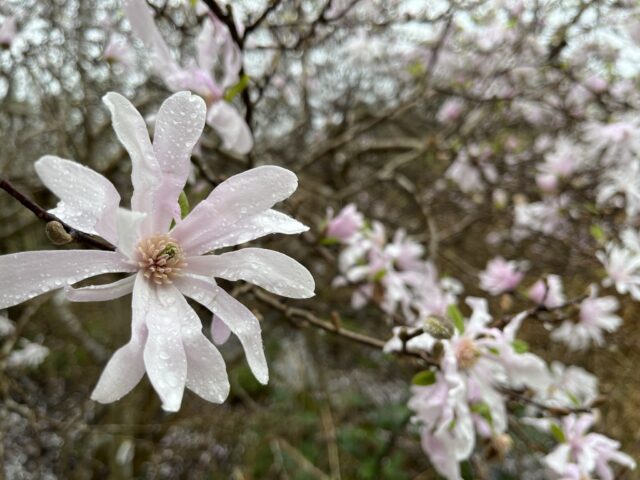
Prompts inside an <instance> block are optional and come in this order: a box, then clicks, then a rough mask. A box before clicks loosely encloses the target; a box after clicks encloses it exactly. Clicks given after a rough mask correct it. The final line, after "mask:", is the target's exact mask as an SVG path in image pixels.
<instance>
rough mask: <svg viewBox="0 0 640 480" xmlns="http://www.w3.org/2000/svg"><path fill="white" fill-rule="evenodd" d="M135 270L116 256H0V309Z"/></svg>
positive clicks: (84, 253)
mask: <svg viewBox="0 0 640 480" xmlns="http://www.w3.org/2000/svg"><path fill="white" fill-rule="evenodd" d="M136 269H137V267H135V266H133V265H131V264H130V263H128V262H126V260H125V258H124V257H123V256H122V255H120V254H119V253H117V252H103V251H96V250H52V251H39V252H22V253H13V254H9V255H3V256H0V309H2V308H7V307H11V306H13V305H17V304H19V303H22V302H24V301H26V300H29V299H30V298H33V297H37V296H38V295H42V294H43V293H47V292H49V291H51V290H56V289H58V288H63V287H65V286H66V285H70V284H73V283H76V282H79V281H80V280H84V279H85V278H89V277H93V276H95V275H100V274H102V273H117V272H133V271H135V270H136Z"/></svg>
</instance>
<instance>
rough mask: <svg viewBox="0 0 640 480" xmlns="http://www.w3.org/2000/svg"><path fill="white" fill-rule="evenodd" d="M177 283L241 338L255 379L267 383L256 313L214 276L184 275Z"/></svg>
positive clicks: (266, 370) (265, 365)
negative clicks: (218, 284)
mask: <svg viewBox="0 0 640 480" xmlns="http://www.w3.org/2000/svg"><path fill="white" fill-rule="evenodd" d="M175 283H176V286H177V287H178V288H179V289H180V291H181V292H182V293H183V294H184V295H186V296H188V297H190V298H193V299H194V300H195V301H196V302H198V303H200V304H201V305H203V306H205V307H206V308H208V309H209V310H210V311H211V312H213V313H214V314H215V315H216V316H218V317H219V318H220V320H222V321H223V322H224V323H226V325H227V326H228V327H229V329H230V330H231V331H232V332H233V334H234V335H236V336H237V337H238V340H240V343H241V344H242V348H244V353H245V355H246V356H247V362H248V363H249V367H250V368H251V371H252V372H253V374H254V375H255V377H256V379H257V380H258V381H259V382H261V383H263V384H266V383H267V382H268V381H269V369H268V367H267V360H266V358H265V356H264V348H263V346H262V335H261V330H260V323H259V322H258V319H257V318H256V317H255V315H253V314H252V313H251V311H249V309H248V308H247V307H245V306H244V305H242V304H241V303H240V302H238V301H237V300H236V299H234V298H233V297H232V296H231V295H229V294H228V293H227V292H225V291H224V290H222V289H221V288H219V287H218V286H216V282H215V281H214V280H212V279H207V278H195V277H182V278H179V279H178V280H177V281H176V282H175Z"/></svg>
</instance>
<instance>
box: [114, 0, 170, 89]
mask: <svg viewBox="0 0 640 480" xmlns="http://www.w3.org/2000/svg"><path fill="white" fill-rule="evenodd" d="M122 7H123V9H124V12H125V15H126V16H127V19H128V20H129V23H130V24H131V29H132V30H133V32H134V33H135V34H136V35H137V36H138V37H139V38H140V40H142V42H143V43H144V45H145V47H147V48H148V49H149V50H150V54H151V57H152V65H153V70H154V72H155V73H156V74H157V75H158V76H160V77H161V78H165V77H167V76H169V75H171V74H173V73H175V72H176V71H177V70H179V69H180V67H179V65H178V64H177V63H176V61H175V60H174V59H173V56H172V55H171V51H170V50H169V47H168V46H167V44H166V43H165V41H164V39H163V38H162V35H160V32H159V31H158V28H157V27H156V24H155V22H154V20H153V12H152V11H151V8H150V7H149V6H148V5H147V2H146V0H125V1H124V2H123V4H122Z"/></svg>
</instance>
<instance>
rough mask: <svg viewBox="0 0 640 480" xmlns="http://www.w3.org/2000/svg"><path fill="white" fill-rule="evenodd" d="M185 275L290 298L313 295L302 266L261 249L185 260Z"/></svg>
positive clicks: (273, 252)
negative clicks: (249, 286)
mask: <svg viewBox="0 0 640 480" xmlns="http://www.w3.org/2000/svg"><path fill="white" fill-rule="evenodd" d="M187 265H188V266H187V267H186V269H185V271H186V272H187V273H193V274H196V275H208V276H212V277H218V278H224V279H225V280H231V281H234V280H245V281H247V282H250V283H253V284H255V285H258V286H259V287H262V288H264V289H265V290H269V291H270V292H273V293H276V294H278V295H282V296H284V297H290V298H309V297H312V296H313V295H314V289H315V282H314V280H313V276H312V275H311V273H309V270H307V269H306V268H305V267H304V266H302V265H301V264H300V263H298V262H297V261H295V260H294V259H293V258H291V257H288V256H287V255H284V254H283V253H280V252H276V251H273V250H266V249H263V248H243V249H241V250H237V251H235V252H228V253H223V254H221V255H203V256H199V257H189V258H187Z"/></svg>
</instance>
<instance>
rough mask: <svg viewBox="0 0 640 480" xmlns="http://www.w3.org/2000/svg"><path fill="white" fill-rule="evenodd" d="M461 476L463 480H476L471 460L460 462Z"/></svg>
mask: <svg viewBox="0 0 640 480" xmlns="http://www.w3.org/2000/svg"><path fill="white" fill-rule="evenodd" d="M460 475H461V476H462V480H474V478H476V477H475V475H474V474H473V466H471V462H470V461H469V460H465V461H464V462H460Z"/></svg>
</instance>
